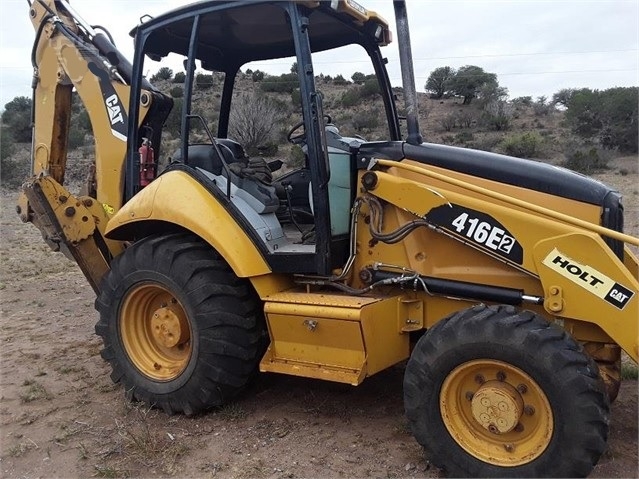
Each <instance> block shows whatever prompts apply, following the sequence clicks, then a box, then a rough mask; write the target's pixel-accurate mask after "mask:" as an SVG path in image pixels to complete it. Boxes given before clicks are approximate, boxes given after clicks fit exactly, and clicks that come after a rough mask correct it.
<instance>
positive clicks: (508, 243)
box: [361, 160, 639, 361]
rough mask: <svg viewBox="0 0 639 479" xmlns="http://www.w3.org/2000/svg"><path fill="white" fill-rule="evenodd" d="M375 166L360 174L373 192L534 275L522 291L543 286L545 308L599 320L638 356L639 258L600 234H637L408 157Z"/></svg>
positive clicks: (551, 312) (574, 317)
mask: <svg viewBox="0 0 639 479" xmlns="http://www.w3.org/2000/svg"><path fill="white" fill-rule="evenodd" d="M377 165H378V167H381V169H380V170H375V171H369V172H366V173H364V174H363V175H362V177H361V182H362V184H363V186H364V188H365V189H366V190H367V191H368V192H369V193H370V194H372V195H374V196H376V197H378V198H380V199H382V200H384V201H386V202H388V203H390V204H392V205H394V206H395V207H397V208H399V209H401V210H404V211H407V212H409V213H412V214H413V215H414V216H416V217H418V218H420V219H423V220H425V221H426V222H427V223H428V226H429V227H430V228H431V229H433V230H435V231H436V232H438V233H441V234H443V235H446V236H448V237H450V238H452V239H454V240H457V241H459V242H461V243H463V244H465V245H467V246H469V247H471V248H473V249H475V250H479V251H481V252H482V253H484V254H486V255H488V256H491V257H493V258H494V259H496V260H498V261H499V262H502V263H506V264H508V265H509V266H511V267H512V268H514V269H515V270H517V271H520V272H522V273H524V274H525V275H527V276H529V277H530V278H532V279H537V280H538V282H539V286H540V288H539V287H535V289H536V291H523V294H524V295H526V294H531V293H532V294H539V292H540V291H542V292H543V295H541V296H540V303H541V301H542V300H543V307H544V309H545V314H546V315H548V316H552V317H555V318H556V319H558V320H560V321H561V319H563V318H566V319H571V320H577V321H584V322H587V323H591V324H594V325H598V326H599V327H600V328H601V329H602V330H603V331H604V332H605V333H606V334H607V335H608V336H610V337H611V338H612V339H613V340H614V342H616V343H617V344H618V345H619V346H621V347H622V348H623V349H624V350H625V351H626V352H627V353H628V355H630V356H631V357H632V358H633V359H634V360H635V361H636V360H637V355H638V340H639V331H638V324H637V317H638V315H639V281H638V280H637V277H636V270H637V259H636V258H635V257H634V255H633V254H632V253H631V252H630V250H629V248H627V247H626V248H625V249H624V257H623V261H622V259H620V258H618V257H617V256H616V255H615V254H614V252H613V251H612V250H611V249H610V247H608V245H607V244H606V243H605V242H604V240H603V239H602V235H603V236H606V237H611V238H614V239H616V240H620V241H623V242H626V243H628V244H633V245H639V239H637V238H634V237H632V236H629V235H625V234H623V233H620V232H618V231H614V230H611V229H608V228H604V227H602V226H599V225H597V224H593V223H589V222H586V221H583V220H580V219H578V218H573V217H570V216H568V215H565V214H562V213H559V212H556V211H552V210H549V209H546V208H544V207H541V206H538V205H535V204H532V203H528V202H526V201H523V200H520V199H517V198H513V197H509V196H507V195H504V194H501V193H498V192H494V191H490V190H488V189H486V188H483V187H481V186H477V185H473V184H469V183H465V182H464V181H461V180H459V179H455V178H452V177H447V176H445V175H442V174H441V173H438V172H436V171H432V170H430V169H427V168H423V167H421V166H416V165H412V164H410V163H408V162H395V161H390V160H378V161H377ZM406 172H410V173H417V174H419V175H420V176H422V178H423V181H416V180H415V179H414V177H411V178H406V177H404V176H403V174H405V173H406ZM471 230H472V231H471ZM414 254H415V252H412V254H411V252H410V251H407V257H408V258H410V257H412V256H414Z"/></svg>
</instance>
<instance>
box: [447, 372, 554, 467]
mask: <svg viewBox="0 0 639 479" xmlns="http://www.w3.org/2000/svg"><path fill="white" fill-rule="evenodd" d="M439 407H440V411H441V416H442V420H443V422H444V425H445V426H446V429H448V432H449V433H450V435H451V436H452V437H453V439H454V440H455V441H456V442H457V444H459V445H460V446H461V447H462V448H463V449H464V450H465V451H466V452H468V453H469V454H471V455H472V456H474V457H476V458H477V459H480V460H482V461H484V462H487V463H489V464H494V465H496V466H502V467H514V466H519V465H522V464H526V463H529V462H531V461H533V460H534V459H535V458H537V457H539V456H540V455H541V454H542V453H543V452H544V450H545V449H546V447H548V444H549V443H550V439H551V437H552V433H553V424H554V423H553V416H552V410H551V408H550V403H549V402H548V398H547V397H546V395H545V394H544V392H543V390H542V389H541V388H540V387H539V385H538V384H537V383H536V382H535V381H534V380H533V379H532V378H531V377H530V376H529V375H528V374H526V373H525V372H524V371H522V370H521V369H519V368H517V367H515V366H513V365H511V364H508V363H505V362H502V361H494V360H488V359H481V360H474V361H469V362H467V363H464V364H461V365H460V366H458V367H456V368H455V369H453V370H452V371H451V372H450V374H449V375H448V376H447V377H446V380H445V381H444V383H443V384H442V388H441V392H440V395H439Z"/></svg>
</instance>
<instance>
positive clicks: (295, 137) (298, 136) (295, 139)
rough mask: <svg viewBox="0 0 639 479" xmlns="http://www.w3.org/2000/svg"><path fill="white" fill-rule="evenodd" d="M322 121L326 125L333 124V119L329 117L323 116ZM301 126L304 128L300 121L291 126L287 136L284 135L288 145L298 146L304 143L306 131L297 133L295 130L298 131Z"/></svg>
mask: <svg viewBox="0 0 639 479" xmlns="http://www.w3.org/2000/svg"><path fill="white" fill-rule="evenodd" d="M324 119H325V120H326V123H333V119H332V118H331V116H330V115H324ZM303 126H304V121H300V122H299V123H296V124H295V125H294V126H293V128H291V129H290V130H289V131H288V134H287V135H286V140H287V141H288V142H289V143H292V144H294V145H300V144H302V143H305V142H306V131H302V132H300V133H297V130H299V129H300V128H302V127H303Z"/></svg>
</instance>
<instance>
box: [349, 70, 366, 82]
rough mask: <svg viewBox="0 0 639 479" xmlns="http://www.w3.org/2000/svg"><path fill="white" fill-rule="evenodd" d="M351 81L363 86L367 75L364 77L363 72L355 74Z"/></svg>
mask: <svg viewBox="0 0 639 479" xmlns="http://www.w3.org/2000/svg"><path fill="white" fill-rule="evenodd" d="M351 80H353V83H356V84H358V85H361V84H362V83H364V81H366V75H364V74H363V73H362V72H355V73H353V75H352V76H351Z"/></svg>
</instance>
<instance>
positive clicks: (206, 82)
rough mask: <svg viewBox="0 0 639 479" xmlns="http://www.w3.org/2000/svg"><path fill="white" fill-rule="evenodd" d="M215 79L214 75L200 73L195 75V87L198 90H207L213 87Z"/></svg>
mask: <svg viewBox="0 0 639 479" xmlns="http://www.w3.org/2000/svg"><path fill="white" fill-rule="evenodd" d="M213 84H214V80H213V75H209V74H206V73H198V74H197V75H195V88H197V89H198V90H206V89H209V88H213Z"/></svg>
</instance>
